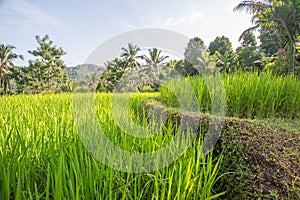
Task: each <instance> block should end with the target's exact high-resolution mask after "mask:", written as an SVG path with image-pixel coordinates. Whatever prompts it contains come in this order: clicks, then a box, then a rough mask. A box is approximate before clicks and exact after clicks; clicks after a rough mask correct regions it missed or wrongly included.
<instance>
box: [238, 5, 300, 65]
mask: <svg viewBox="0 0 300 200" xmlns="http://www.w3.org/2000/svg"><path fill="white" fill-rule="evenodd" d="M234 11H246V12H248V13H250V14H252V15H253V16H252V23H253V24H254V26H253V27H250V28H249V29H247V30H245V31H244V33H243V34H242V35H241V37H240V39H241V38H242V36H243V35H245V33H247V32H251V31H254V30H258V29H260V28H263V27H270V26H271V27H272V28H274V29H275V30H276V32H277V33H278V34H279V36H280V39H281V43H282V46H283V47H284V48H286V49H289V52H290V53H289V57H290V67H291V68H293V70H294V57H295V48H296V43H297V38H298V36H299V34H300V26H299V22H300V1H299V0H281V1H275V0H261V1H254V0H248V1H242V2H241V3H239V4H238V5H237V6H236V7H235V8H234Z"/></svg>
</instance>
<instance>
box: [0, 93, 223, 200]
mask: <svg viewBox="0 0 300 200" xmlns="http://www.w3.org/2000/svg"><path fill="white" fill-rule="evenodd" d="M81 95H82V96H81V97H80V98H83V99H84V98H89V96H88V95H87V94H81ZM85 95H87V96H85ZM126 95H130V97H131V99H130V101H129V108H130V113H129V116H130V117H131V119H134V120H137V119H136V117H135V115H134V112H135V109H134V108H137V107H138V105H139V104H140V103H141V102H142V101H143V100H144V99H146V98H150V97H157V96H158V94H126ZM127 97H128V96H127ZM127 97H126V96H124V94H97V95H96V96H95V101H94V106H95V107H94V108H95V113H96V116H97V118H96V119H97V120H96V122H97V124H98V125H99V126H100V127H101V128H102V130H103V131H104V132H105V134H106V136H107V137H108V138H109V139H111V141H112V142H113V143H115V144H116V145H118V146H120V147H121V148H124V149H125V150H130V151H133V152H153V151H155V150H157V149H159V148H161V147H163V146H165V145H166V144H167V143H168V142H169V141H171V140H172V139H173V138H174V132H173V130H172V129H171V126H170V127H168V126H166V127H165V128H163V129H162V130H161V131H160V132H158V133H157V134H156V135H155V136H153V137H150V138H147V139H140V138H135V137H133V136H130V135H128V134H126V132H124V131H123V130H122V129H121V128H120V127H119V126H118V124H117V122H116V120H115V119H114V117H116V116H113V115H112V114H111V113H110V111H111V109H112V108H113V106H112V99H114V98H115V99H119V100H120V101H122V99H126V98H127ZM127 99H128V98H127ZM78 102H80V101H78ZM78 102H77V103H78ZM73 103H74V99H73V101H72V95H70V94H62V95H31V96H25V95H20V96H3V97H1V98H0V104H1V107H0V133H1V135H0V199H213V198H216V197H218V196H219V195H221V194H222V193H219V194H217V193H215V192H214V185H215V183H216V180H217V178H218V176H219V175H218V169H219V165H220V163H221V161H222V156H217V157H215V156H213V155H212V154H208V155H207V156H205V157H203V156H201V154H200V153H199V152H201V143H200V141H199V140H195V141H194V143H193V144H192V146H191V147H189V148H188V149H187V151H186V152H184V153H183V154H182V155H181V156H180V158H179V159H178V160H176V161H175V162H173V163H171V164H170V165H169V166H167V167H164V168H162V169H158V170H155V171H151V172H144V173H129V172H122V171H118V170H114V169H112V168H110V167H108V166H106V165H104V164H102V163H101V162H99V161H98V160H97V159H96V157H95V156H94V155H93V154H91V153H90V152H89V150H88V149H86V148H85V145H84V143H83V142H82V140H81V138H80V137H79V136H80V134H78V133H77V131H78V127H77V126H76V120H75V119H74V115H73V114H74V110H73V108H74V106H76V105H74V104H73ZM117 113H118V112H117ZM81 114H82V116H83V117H87V116H86V115H87V113H81ZM143 123H144V122H142V121H140V122H137V124H140V125H141V124H143ZM149 129H151V127H150V128H149ZM86 130H93V127H87V129H86ZM81 134H83V133H81ZM99 148H100V149H101V150H104V151H105V148H103V147H101V146H100V147H99V146H98V150H99Z"/></svg>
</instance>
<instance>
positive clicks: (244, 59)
mask: <svg viewBox="0 0 300 200" xmlns="http://www.w3.org/2000/svg"><path fill="white" fill-rule="evenodd" d="M256 44H257V42H256V38H255V36H254V34H253V33H251V32H249V33H246V34H245V35H243V37H242V46H240V47H238V48H237V50H236V54H237V60H238V68H239V69H242V70H251V69H252V70H253V69H255V68H256V69H257V68H258V69H259V70H260V69H261V66H260V65H259V62H260V61H259V60H260V58H261V55H260V52H259V49H258V48H257V46H256Z"/></svg>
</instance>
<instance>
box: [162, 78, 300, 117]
mask: <svg viewBox="0 0 300 200" xmlns="http://www.w3.org/2000/svg"><path fill="white" fill-rule="evenodd" d="M218 78H219V79H221V80H222V81H221V82H220V84H219V85H216V86H215V87H214V88H213V90H212V89H209V88H208V86H207V85H208V84H207V83H209V82H215V79H218ZM188 82H189V84H190V85H191V87H192V88H193V89H194V95H195V96H196V98H197V100H198V105H199V111H201V112H204V113H210V111H211V109H212V99H211V95H212V93H216V94H218V93H221V92H222V89H223V88H224V90H225V93H226V95H224V99H225V100H226V116H228V117H238V118H250V119H264V118H286V119H294V118H299V117H300V116H299V113H300V101H299V99H300V81H299V79H297V78H296V77H294V76H282V77H278V76H273V75H271V74H269V73H262V74H260V75H258V74H257V73H244V72H241V73H235V74H231V75H226V74H222V75H216V76H207V77H206V78H205V79H204V78H202V77H190V78H188ZM180 84H181V82H178V80H170V81H169V82H168V83H166V85H167V86H168V85H180ZM217 96H218V95H217ZM161 98H162V101H163V102H164V103H165V104H167V105H169V106H172V107H180V105H179V102H178V100H177V98H176V96H175V95H174V93H173V92H172V91H171V90H170V89H169V88H168V87H162V88H161ZM186 98H187V99H192V97H188V96H187V97H186Z"/></svg>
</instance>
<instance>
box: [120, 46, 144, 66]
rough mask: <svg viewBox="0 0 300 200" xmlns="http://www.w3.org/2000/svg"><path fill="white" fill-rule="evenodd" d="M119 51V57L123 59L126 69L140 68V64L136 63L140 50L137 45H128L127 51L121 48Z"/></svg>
mask: <svg viewBox="0 0 300 200" xmlns="http://www.w3.org/2000/svg"><path fill="white" fill-rule="evenodd" d="M121 50H122V51H123V52H122V54H121V57H122V58H124V59H125V67H126V68H127V67H129V68H131V69H133V68H138V67H139V66H140V63H139V62H138V61H137V57H138V56H137V54H138V52H139V51H140V50H141V49H140V48H139V47H138V46H137V45H134V44H132V43H128V49H126V48H124V47H122V48H121Z"/></svg>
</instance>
